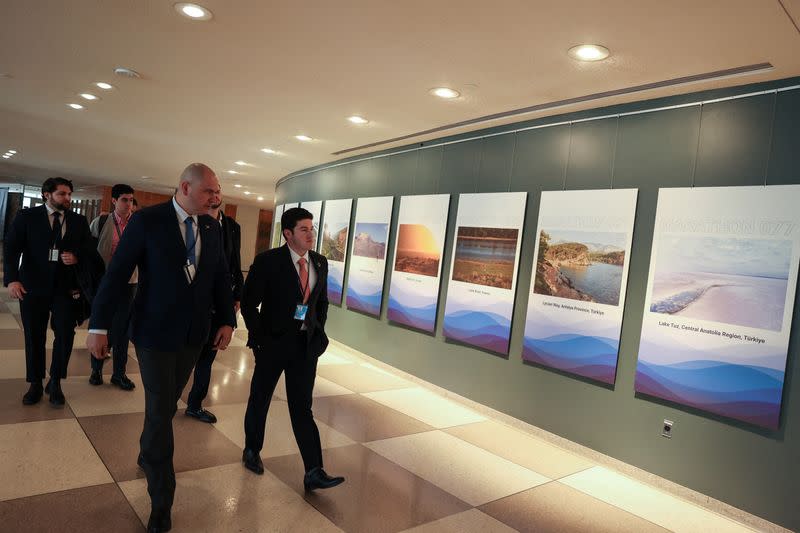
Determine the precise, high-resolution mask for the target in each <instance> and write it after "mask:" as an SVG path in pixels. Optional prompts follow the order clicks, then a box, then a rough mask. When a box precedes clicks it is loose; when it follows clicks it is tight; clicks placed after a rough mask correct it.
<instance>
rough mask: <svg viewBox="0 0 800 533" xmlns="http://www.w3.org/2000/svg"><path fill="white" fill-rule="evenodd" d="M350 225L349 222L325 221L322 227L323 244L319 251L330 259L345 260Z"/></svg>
mask: <svg viewBox="0 0 800 533" xmlns="http://www.w3.org/2000/svg"><path fill="white" fill-rule="evenodd" d="M348 226H349V222H336V221H331V222H328V221H327V220H326V221H325V224H324V225H323V228H322V246H321V247H320V250H319V252H320V253H321V254H322V255H324V256H325V257H326V258H328V260H329V261H344V256H345V251H346V250H347V230H348V229H349V228H348Z"/></svg>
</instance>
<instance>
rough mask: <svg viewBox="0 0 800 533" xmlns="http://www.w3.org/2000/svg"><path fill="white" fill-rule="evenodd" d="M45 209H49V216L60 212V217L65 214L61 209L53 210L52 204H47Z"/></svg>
mask: <svg viewBox="0 0 800 533" xmlns="http://www.w3.org/2000/svg"><path fill="white" fill-rule="evenodd" d="M44 207H45V209H47V216H50V215H52V214H53V213H55V212H56V211H58V214H60V215H63V214H64V211H61V210H60V209H53V208H52V207H50V204H48V203H47V202H45V203H44Z"/></svg>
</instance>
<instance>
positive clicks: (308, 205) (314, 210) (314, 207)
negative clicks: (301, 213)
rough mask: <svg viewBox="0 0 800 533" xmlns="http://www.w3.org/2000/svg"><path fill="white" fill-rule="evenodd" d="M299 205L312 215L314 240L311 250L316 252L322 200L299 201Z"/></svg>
mask: <svg viewBox="0 0 800 533" xmlns="http://www.w3.org/2000/svg"><path fill="white" fill-rule="evenodd" d="M300 207H302V208H303V209H305V210H306V211H308V212H309V213H311V214H312V215H314V233H315V234H316V240H315V241H314V248H313V250H314V251H315V252H316V251H317V250H319V236H320V232H319V221H320V215H321V214H322V202H300Z"/></svg>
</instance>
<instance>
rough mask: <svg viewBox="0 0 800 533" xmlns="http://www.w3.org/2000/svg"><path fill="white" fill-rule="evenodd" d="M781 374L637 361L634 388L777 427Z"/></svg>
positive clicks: (708, 363) (706, 364)
mask: <svg viewBox="0 0 800 533" xmlns="http://www.w3.org/2000/svg"><path fill="white" fill-rule="evenodd" d="M783 380H784V372H781V371H779V370H775V369H772V368H766V367H763V366H758V365H740V364H731V363H725V362H721V361H711V360H697V361H686V362H682V363H677V364H671V365H657V364H653V363H647V362H645V361H643V360H642V359H641V357H640V359H639V364H638V365H637V368H636V390H637V391H638V392H641V393H643V394H648V395H650V396H655V397H657V398H662V399H664V400H669V401H673V402H676V403H680V404H683V405H688V406H690V407H695V408H697V409H702V410H704V411H709V412H711V413H715V414H718V415H721V416H725V417H728V418H734V419H737V420H742V421H744V422H748V423H751V424H755V425H757V426H762V427H766V428H770V429H777V428H778V424H779V420H780V410H781V396H782V391H783Z"/></svg>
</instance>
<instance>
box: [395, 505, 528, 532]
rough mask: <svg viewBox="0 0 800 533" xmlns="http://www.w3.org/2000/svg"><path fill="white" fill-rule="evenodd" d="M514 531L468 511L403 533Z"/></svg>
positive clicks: (476, 511)
mask: <svg viewBox="0 0 800 533" xmlns="http://www.w3.org/2000/svg"><path fill="white" fill-rule="evenodd" d="M515 531H516V529H512V528H510V527H508V526H507V525H505V524H504V523H502V522H500V521H498V520H495V519H494V518H492V517H491V516H489V515H487V514H485V513H482V512H480V511H479V510H477V509H470V510H469V511H464V512H463V513H458V514H454V515H450V516H448V517H446V518H441V519H439V520H436V521H435V522H428V523H427V524H423V525H421V526H417V527H415V528H412V529H406V530H405V533H514V532H515Z"/></svg>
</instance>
